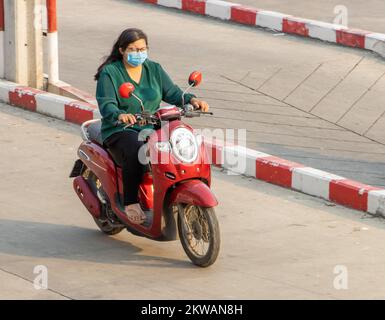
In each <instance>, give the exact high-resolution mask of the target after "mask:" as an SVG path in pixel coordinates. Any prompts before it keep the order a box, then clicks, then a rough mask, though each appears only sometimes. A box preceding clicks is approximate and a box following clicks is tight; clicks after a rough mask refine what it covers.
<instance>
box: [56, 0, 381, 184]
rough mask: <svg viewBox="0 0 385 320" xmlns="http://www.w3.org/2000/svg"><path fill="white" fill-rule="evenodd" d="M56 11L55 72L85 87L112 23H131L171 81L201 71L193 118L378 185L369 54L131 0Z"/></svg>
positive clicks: (64, 4) (374, 60)
mask: <svg viewBox="0 0 385 320" xmlns="http://www.w3.org/2000/svg"><path fill="white" fill-rule="evenodd" d="M272 3H273V2H272ZM312 3H313V2H312ZM74 8H76V10H74ZM58 9H59V11H58V22H59V39H60V48H59V50H60V57H59V62H60V77H61V80H63V81H66V82H68V83H71V84H72V85H74V86H76V87H78V88H80V89H83V90H85V91H88V92H90V93H93V94H94V92H95V82H94V81H93V79H92V77H93V75H94V73H95V71H96V68H97V66H98V65H99V64H100V62H101V60H102V57H103V56H105V55H106V54H108V52H109V51H110V49H111V47H112V44H113V41H114V40H115V39H116V37H117V36H118V34H119V33H120V31H122V30H123V29H125V28H127V27H139V28H142V29H143V30H145V31H146V32H147V33H148V35H149V41H150V43H149V45H150V57H151V58H152V59H153V60H155V61H158V62H160V63H161V64H162V65H163V66H164V68H165V69H166V70H167V71H168V73H169V74H170V75H171V77H172V78H173V79H174V80H175V81H176V82H177V83H178V84H179V85H181V86H182V87H185V86H186V78H187V75H188V74H189V72H190V71H192V70H196V69H198V70H201V71H202V72H203V75H204V81H203V83H202V85H201V87H200V88H197V89H196V90H195V91H194V92H195V93H196V94H197V95H198V96H199V97H202V98H204V99H206V100H207V101H208V102H209V103H210V106H211V108H212V110H213V111H214V113H215V115H214V116H213V117H212V118H200V119H193V120H192V121H191V123H192V124H194V125H195V126H197V127H208V128H245V129H247V146H248V147H250V148H253V149H257V150H261V151H264V152H267V153H270V154H273V155H276V156H281V157H284V158H286V159H289V160H292V161H296V162H300V163H303V164H305V165H308V166H312V167H316V168H319V169H323V170H326V171H330V172H333V173H336V174H339V175H342V176H345V177H347V178H351V179H355V180H359V181H362V182H364V183H368V184H373V185H376V186H381V187H384V186H385V135H384V128H385V117H384V114H385V109H384V108H385V105H384V103H383V101H385V90H384V86H385V77H384V72H385V63H384V60H383V59H381V58H379V57H378V56H376V55H374V54H372V53H370V52H366V51H364V50H358V49H351V48H346V47H340V46H337V45H333V44H327V43H323V42H320V41H315V40H308V39H303V38H300V37H295V36H288V35H284V36H283V35H281V34H277V33H274V32H268V31H265V30H260V29H257V28H250V27H247V26H241V25H238V24H235V23H226V22H222V21H219V20H217V19H210V18H205V17H201V16H197V15H193V14H190V13H185V12H181V11H178V10H174V9H169V8H162V7H159V6H154V5H150V4H145V3H141V2H136V1H124V0H93V1H90V0H88V1H81V2H79V1H75V0H67V1H60V2H58Z"/></svg>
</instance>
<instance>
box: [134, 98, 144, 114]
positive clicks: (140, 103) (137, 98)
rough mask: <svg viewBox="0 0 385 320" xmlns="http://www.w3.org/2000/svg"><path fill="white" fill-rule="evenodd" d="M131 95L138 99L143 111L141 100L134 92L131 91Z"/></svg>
mask: <svg viewBox="0 0 385 320" xmlns="http://www.w3.org/2000/svg"><path fill="white" fill-rule="evenodd" d="M132 96H133V97H134V98H135V99H136V100H138V101H139V102H140V106H141V108H142V112H144V105H143V101H142V100H141V99H140V98H139V97H138V96H137V95H136V94H134V93H132Z"/></svg>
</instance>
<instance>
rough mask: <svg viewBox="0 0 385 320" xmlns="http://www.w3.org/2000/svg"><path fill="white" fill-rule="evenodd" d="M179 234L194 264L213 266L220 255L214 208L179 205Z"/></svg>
mask: <svg viewBox="0 0 385 320" xmlns="http://www.w3.org/2000/svg"><path fill="white" fill-rule="evenodd" d="M178 209H179V210H178V213H179V214H178V232H179V238H180V241H181V243H182V246H183V249H184V251H185V252H186V254H187V256H188V257H189V258H190V260H191V261H192V263H193V264H195V265H197V266H199V267H208V266H210V265H212V264H213V263H214V262H215V261H216V259H217V257H218V253H219V247H220V234H219V224H218V220H217V217H216V215H215V210H214V209H213V208H203V207H200V206H195V205H190V204H189V205H178Z"/></svg>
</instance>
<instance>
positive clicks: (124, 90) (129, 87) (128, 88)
mask: <svg viewBox="0 0 385 320" xmlns="http://www.w3.org/2000/svg"><path fill="white" fill-rule="evenodd" d="M134 91H135V86H134V85H133V84H132V83H130V82H125V83H123V84H122V85H121V86H120V87H119V95H120V96H121V97H122V98H126V99H128V98H129V97H131V95H132V93H133V92H134Z"/></svg>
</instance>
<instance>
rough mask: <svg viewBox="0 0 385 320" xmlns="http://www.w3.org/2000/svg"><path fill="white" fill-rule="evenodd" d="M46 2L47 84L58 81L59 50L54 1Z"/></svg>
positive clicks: (48, 0)
mask: <svg viewBox="0 0 385 320" xmlns="http://www.w3.org/2000/svg"><path fill="white" fill-rule="evenodd" d="M46 1H47V13H48V15H47V16H48V34H47V36H48V39H47V40H48V82H49V83H52V84H54V83H57V82H58V81H59V48H58V36H57V17H56V0H46Z"/></svg>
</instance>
